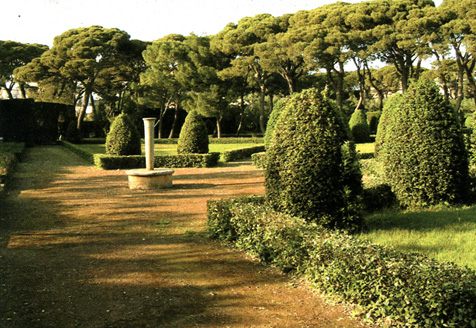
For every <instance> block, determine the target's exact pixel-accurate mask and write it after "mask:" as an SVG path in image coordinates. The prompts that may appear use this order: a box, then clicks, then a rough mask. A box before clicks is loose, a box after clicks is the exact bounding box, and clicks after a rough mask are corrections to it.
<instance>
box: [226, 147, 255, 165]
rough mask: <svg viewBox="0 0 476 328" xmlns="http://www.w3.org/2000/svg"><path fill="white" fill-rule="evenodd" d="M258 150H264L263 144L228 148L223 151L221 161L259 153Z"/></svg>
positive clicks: (234, 159) (231, 160) (239, 158)
mask: <svg viewBox="0 0 476 328" xmlns="http://www.w3.org/2000/svg"><path fill="white" fill-rule="evenodd" d="M260 152H264V146H255V147H248V148H241V149H235V150H229V151H225V152H224V153H223V161H225V162H233V161H239V160H241V159H245V158H249V157H250V156H252V155H253V154H255V153H260Z"/></svg>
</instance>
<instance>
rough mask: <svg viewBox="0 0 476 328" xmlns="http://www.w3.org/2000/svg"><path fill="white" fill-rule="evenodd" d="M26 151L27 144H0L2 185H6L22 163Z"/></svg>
mask: <svg viewBox="0 0 476 328" xmlns="http://www.w3.org/2000/svg"><path fill="white" fill-rule="evenodd" d="M24 149H25V143H23V142H0V184H4V183H5V182H6V181H7V179H8V177H10V175H11V173H12V172H13V170H14V169H15V166H16V165H17V163H18V162H19V161H20V159H21V157H22V154H23V150H24ZM1 190H2V188H1V186H0V191H1Z"/></svg>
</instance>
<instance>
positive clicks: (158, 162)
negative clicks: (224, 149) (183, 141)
mask: <svg viewBox="0 0 476 328" xmlns="http://www.w3.org/2000/svg"><path fill="white" fill-rule="evenodd" d="M61 144H62V145H63V146H64V147H66V148H67V149H69V150H71V151H72V152H74V153H75V154H77V155H79V156H80V157H82V158H83V159H85V160H86V161H88V162H89V163H91V164H94V165H96V166H97V167H99V168H100V169H103V170H120V169H124V170H126V169H133V168H140V167H145V156H144V155H133V156H115V155H106V154H92V153H90V152H87V151H84V150H83V149H81V147H79V146H77V145H75V144H72V143H70V142H67V141H62V142H61ZM219 158H220V153H209V154H182V155H165V156H154V166H155V167H170V168H180V167H212V166H215V165H217V163H218V160H219Z"/></svg>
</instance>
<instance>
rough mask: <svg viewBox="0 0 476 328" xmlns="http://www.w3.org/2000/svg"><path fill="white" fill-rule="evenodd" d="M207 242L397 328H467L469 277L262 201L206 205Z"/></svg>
mask: <svg viewBox="0 0 476 328" xmlns="http://www.w3.org/2000/svg"><path fill="white" fill-rule="evenodd" d="M208 226H209V236H210V237H212V238H218V239H221V240H225V241H227V242H232V243H234V244H235V245H236V246H238V247H239V248H242V249H244V250H246V251H249V252H251V253H252V254H255V255H256V256H258V257H259V258H260V259H261V260H263V261H266V262H268V263H272V264H274V265H276V266H277V267H279V268H280V269H282V270H283V271H295V272H297V273H300V274H303V275H304V277H305V278H306V279H307V280H309V281H310V282H312V283H313V285H314V286H315V287H316V288H318V289H319V290H321V291H324V292H326V293H328V294H330V295H334V296H337V297H338V298H340V299H342V300H345V301H347V302H349V303H352V304H355V305H358V306H359V309H358V310H359V311H360V313H361V314H365V316H366V317H367V318H369V319H372V320H373V321H376V322H379V321H380V322H385V324H387V325H389V326H399V327H425V328H431V327H475V326H476V317H475V313H476V274H475V272H474V271H472V270H470V269H467V268H462V267H458V266H457V265H455V264H451V263H439V262H436V261H434V260H431V259H428V258H426V257H424V256H422V255H419V254H414V253H403V252H398V251H396V250H394V249H392V248H389V247H384V246H379V245H376V244H372V243H370V242H368V241H364V240H361V239H358V238H356V237H353V236H350V235H348V234H345V233H338V232H331V231H327V230H324V229H323V228H322V227H319V226H318V225H316V224H309V223H307V222H306V221H305V220H304V219H301V218H296V217H292V216H289V215H285V214H282V213H278V212H275V211H273V210H272V209H270V208H269V206H267V205H266V204H265V201H264V197H256V196H254V197H252V198H250V197H244V198H239V199H227V200H219V201H209V202H208Z"/></svg>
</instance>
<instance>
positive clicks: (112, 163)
mask: <svg viewBox="0 0 476 328" xmlns="http://www.w3.org/2000/svg"><path fill="white" fill-rule="evenodd" d="M219 158H220V153H208V154H180V155H165V156H155V157H154V166H155V167H167V168H182V167H212V166H215V165H217V163H218V159H219ZM94 164H95V165H96V166H97V167H99V168H101V169H103V170H117V169H133V168H140V167H145V156H144V155H134V156H113V155H103V154H95V155H94Z"/></svg>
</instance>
